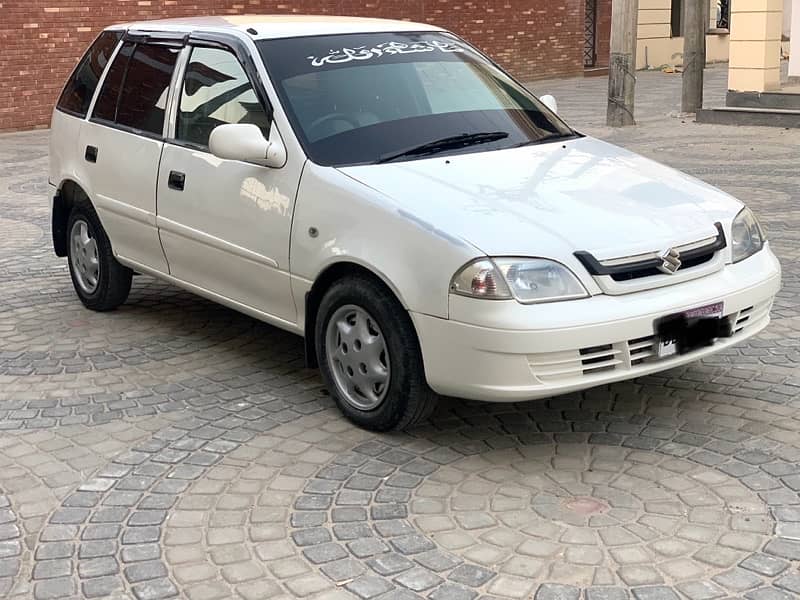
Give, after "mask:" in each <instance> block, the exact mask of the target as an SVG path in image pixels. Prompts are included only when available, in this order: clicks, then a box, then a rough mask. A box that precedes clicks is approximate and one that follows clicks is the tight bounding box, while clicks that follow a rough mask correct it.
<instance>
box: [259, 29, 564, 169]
mask: <svg viewBox="0 0 800 600" xmlns="http://www.w3.org/2000/svg"><path fill="white" fill-rule="evenodd" d="M258 47H259V50H260V52H261V55H262V57H263V59H264V62H265V64H266V66H267V70H268V72H269V74H270V77H271V78H272V80H273V82H274V84H275V86H276V88H277V91H278V95H279V97H280V99H281V102H282V103H283V106H284V107H285V109H286V111H287V114H288V116H289V119H290V121H291V122H292V126H293V127H294V129H295V131H296V132H297V134H298V136H299V137H300V141H301V143H302V144H303V147H304V149H305V150H306V153H307V154H308V156H309V158H310V159H311V160H313V161H314V162H316V163H317V164H320V165H326V166H346V165H356V164H370V163H378V162H389V161H395V160H413V159H415V158H421V157H426V156H432V155H434V154H435V155H441V154H455V153H463V152H480V151H486V150H498V149H502V148H511V147H515V146H522V145H526V144H534V143H539V142H542V143H544V142H550V141H554V140H557V139H562V138H565V137H570V136H574V135H577V134H576V133H575V132H574V131H573V130H571V129H570V128H569V127H568V126H567V125H565V124H564V123H563V122H562V121H561V120H560V119H559V118H558V117H557V116H555V115H554V114H553V113H551V112H550V111H549V110H548V109H547V108H545V107H544V106H543V105H542V103H541V102H539V101H538V100H537V99H536V98H535V97H533V96H532V95H531V94H530V93H529V92H528V91H527V90H525V89H524V88H523V87H521V86H520V85H519V84H517V83H516V82H514V80H513V79H511V78H510V77H509V76H508V75H506V74H505V73H504V72H503V71H502V70H500V69H499V68H498V67H496V66H495V65H494V64H493V63H492V62H491V61H489V60H488V59H487V58H486V57H485V56H483V55H482V54H480V53H479V52H477V51H476V50H475V49H474V48H472V47H471V46H470V45H469V44H467V43H466V42H464V41H463V40H460V39H459V38H457V37H455V36H453V35H450V34H446V33H439V32H433V33H431V32H426V33H406V32H401V33H370V34H347V35H331V36H313V37H301V38H286V39H271V40H262V41H260V42H258Z"/></svg>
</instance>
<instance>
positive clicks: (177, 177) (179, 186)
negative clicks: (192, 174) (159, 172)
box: [167, 171, 186, 192]
mask: <svg viewBox="0 0 800 600" xmlns="http://www.w3.org/2000/svg"><path fill="white" fill-rule="evenodd" d="M167 185H169V187H170V189H172V190H178V191H179V192H182V191H183V186H184V185H186V175H185V174H184V173H179V172H178V171H170V172H169V179H167Z"/></svg>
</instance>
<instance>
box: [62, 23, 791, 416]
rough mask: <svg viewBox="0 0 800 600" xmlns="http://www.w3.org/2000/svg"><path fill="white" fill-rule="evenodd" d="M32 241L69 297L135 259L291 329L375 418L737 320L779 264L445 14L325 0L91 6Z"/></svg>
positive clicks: (737, 331) (656, 367) (94, 292)
mask: <svg viewBox="0 0 800 600" xmlns="http://www.w3.org/2000/svg"><path fill="white" fill-rule="evenodd" d="M50 156H51V166H50V182H51V186H52V187H51V197H52V207H53V210H52V224H53V242H54V246H55V251H56V254H58V255H59V256H68V257H69V268H70V273H71V275H72V281H73V283H74V286H75V290H76V292H77V294H78V296H79V298H80V299H81V301H82V302H83V303H84V304H85V305H86V306H87V307H88V308H90V309H93V310H110V309H113V308H115V307H117V306H118V305H120V304H121V303H123V302H124V301H125V299H126V297H127V295H128V291H129V289H130V285H131V276H132V275H133V274H134V273H144V274H148V275H152V276H154V277H158V278H161V279H163V280H166V281H168V282H171V283H173V284H175V285H178V286H181V287H183V288H185V289H187V290H190V291H192V292H195V293H197V294H199V295H202V296H205V297H207V298H210V299H212V300H215V301H217V302H220V303H222V304H224V305H226V306H229V307H231V308H234V309H236V310H239V311H242V312H244V313H246V314H248V315H251V316H253V317H255V318H257V319H261V320H263V321H266V322H268V323H271V324H273V325H275V326H277V327H281V328H283V329H286V330H289V331H292V332H295V333H297V334H300V335H303V336H305V340H306V344H305V347H306V355H307V362H308V364H309V365H316V364H319V365H320V367H321V370H322V374H323V376H324V379H325V381H326V383H327V385H328V387H329V389H330V391H331V393H332V395H333V397H334V398H335V399H336V402H337V403H338V405H339V406H340V407H341V409H342V411H343V412H344V413H345V414H346V415H347V416H348V417H349V418H350V419H352V420H353V421H354V422H356V423H358V424H360V425H362V426H364V427H367V428H370V429H374V430H387V429H393V428H402V427H405V426H408V425H409V424H412V423H414V422H416V421H419V420H420V419H422V418H424V417H425V416H426V415H427V414H428V413H429V411H430V410H431V408H432V406H433V403H434V399H435V398H436V395H437V393H438V394H443V395H448V396H456V397H459V398H467V399H477V400H486V401H497V402H509V401H520V400H530V399H536V398H544V397H547V396H552V395H555V394H561V393H564V392H570V391H574V390H580V389H583V388H588V387H591V386H596V385H600V384H607V383H610V382H614V381H619V380H623V379H629V378H632V377H638V376H641V375H645V374H648V373H653V372H655V371H660V370H662V369H669V368H672V367H675V366H676V365H681V364H684V363H687V362H690V361H694V360H697V359H699V358H702V357H704V356H707V355H709V354H711V353H714V352H717V351H719V350H722V349H723V348H726V347H728V346H730V345H731V344H735V343H737V342H741V341H742V340H744V339H746V338H748V337H750V336H752V335H754V334H756V333H758V332H759V331H761V330H762V329H763V328H764V327H765V326H766V325H767V323H768V322H769V312H770V307H771V305H772V301H773V298H774V296H775V294H776V292H777V291H778V289H779V286H780V268H779V264H778V261H777V260H776V258H775V256H774V255H773V253H772V252H771V250H770V248H769V244H768V243H767V241H766V239H765V237H764V233H763V231H762V229H761V227H760V226H759V224H758V222H757V221H756V219H755V217H754V216H753V214H752V213H751V212H750V210H749V209H747V208H746V207H745V206H744V204H742V203H741V202H740V201H738V200H736V199H735V198H732V197H731V196H729V195H727V194H725V193H723V192H721V191H719V190H717V189H714V188H713V187H710V186H708V185H706V184H704V183H702V182H700V181H697V180H695V179H692V178H691V177H688V176H686V175H683V174H681V173H678V172H676V171H673V170H671V169H668V168H666V167H663V166H661V165H658V164H656V163H654V162H652V161H650V160H647V159H645V158H642V157H640V156H637V155H635V154H632V153H631V152H628V151H625V150H622V149H620V148H617V147H615V146H612V145H609V144H607V143H604V142H601V141H598V140H596V139H592V138H590V137H587V136H585V135H581V134H580V133H578V132H576V131H575V130H573V129H571V128H570V127H569V126H568V125H566V124H565V123H564V122H563V121H562V120H561V119H560V118H559V117H557V116H556V113H555V102H554V101H553V99H552V98H550V97H545V98H544V99H543V100H542V101H540V100H538V99H536V98H535V97H533V96H532V95H531V94H530V93H529V92H528V91H527V90H526V89H525V88H524V87H523V86H521V85H520V84H519V83H517V82H516V81H514V80H513V79H512V78H511V77H510V76H509V75H507V74H506V73H505V72H504V71H503V70H501V69H500V68H499V67H498V66H497V65H495V64H494V63H493V62H491V60H490V59H488V58H487V57H485V56H484V55H482V54H481V53H480V52H478V51H477V50H476V49H475V48H473V47H472V46H471V45H470V44H468V43H467V42H465V41H464V40H462V39H460V38H459V37H457V36H455V35H453V34H452V33H449V32H447V31H443V30H441V29H439V28H437V27H433V26H431V25H421V24H416V23H407V22H401V21H386V20H377V19H375V20H373V19H355V18H331V17H298V16H287V17H208V18H199V19H184V20H168V21H152V22H143V23H137V24H130V25H119V26H114V27H110V28H109V29H107V30H106V31H105V32H103V33H102V34H101V35H100V37H99V38H98V39H97V40H96V41H95V42H94V44H93V45H92V46H91V47H90V48H89V50H88V51H87V53H86V55H85V56H84V58H83V60H82V61H81V62H80V63H79V65H78V66H77V68H76V70H75V72H74V73H73V74H72V76H71V77H70V79H69V81H68V82H67V84H66V87H65V89H64V92H63V94H62V95H61V98H60V99H59V101H58V105H57V107H56V109H55V111H54V113H53V121H52V134H51V155H50Z"/></svg>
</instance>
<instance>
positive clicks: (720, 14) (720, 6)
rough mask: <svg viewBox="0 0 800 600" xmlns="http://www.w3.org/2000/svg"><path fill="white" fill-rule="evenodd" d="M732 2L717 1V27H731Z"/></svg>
mask: <svg viewBox="0 0 800 600" xmlns="http://www.w3.org/2000/svg"><path fill="white" fill-rule="evenodd" d="M730 14H731V3H730V0H719V1H718V2H717V28H718V29H729V28H730V22H731V21H730Z"/></svg>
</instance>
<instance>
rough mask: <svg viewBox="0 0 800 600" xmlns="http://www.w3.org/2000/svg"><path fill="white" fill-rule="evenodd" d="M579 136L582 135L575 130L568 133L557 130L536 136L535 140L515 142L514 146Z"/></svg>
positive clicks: (518, 146) (531, 144)
mask: <svg viewBox="0 0 800 600" xmlns="http://www.w3.org/2000/svg"><path fill="white" fill-rule="evenodd" d="M579 137H583V136H582V135H581V134H580V133H578V132H576V131H571V132H569V133H561V132H559V131H555V132H553V133H548V134H547V135H543V136H542V137H540V138H536V139H535V140H528V141H526V142H522V143H521V144H517V145H516V146H514V147H515V148H520V147H522V146H533V145H535V144H541V143H544V142H553V141H555V140H571V139H574V138H579Z"/></svg>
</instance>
